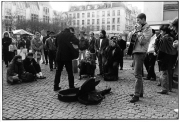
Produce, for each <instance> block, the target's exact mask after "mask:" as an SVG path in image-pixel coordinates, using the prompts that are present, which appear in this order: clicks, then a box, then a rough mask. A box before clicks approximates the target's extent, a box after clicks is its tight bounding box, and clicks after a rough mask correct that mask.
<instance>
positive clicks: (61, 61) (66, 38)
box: [54, 28, 79, 91]
mask: <svg viewBox="0 0 180 122" xmlns="http://www.w3.org/2000/svg"><path fill="white" fill-rule="evenodd" d="M56 42H57V47H58V48H57V53H56V62H57V70H56V75H55V80H54V91H57V90H60V89H61V88H60V87H59V83H60V78H61V72H62V69H63V67H64V65H65V67H66V71H67V73H68V80H69V87H70V88H74V76H73V71H72V59H73V52H72V50H71V47H72V46H73V47H75V48H77V47H78V45H79V40H78V39H77V38H76V37H75V35H74V29H73V28H68V29H65V30H64V31H63V32H61V33H60V34H58V35H57V37H56ZM70 46H71V47H70Z"/></svg>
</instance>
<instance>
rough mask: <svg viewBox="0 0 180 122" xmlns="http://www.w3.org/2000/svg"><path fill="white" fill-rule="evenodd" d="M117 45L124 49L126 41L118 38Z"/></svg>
mask: <svg viewBox="0 0 180 122" xmlns="http://www.w3.org/2000/svg"><path fill="white" fill-rule="evenodd" d="M117 43H118V45H119V47H120V48H121V49H122V50H123V51H124V50H125V49H126V41H125V40H123V39H120V40H118V41H117Z"/></svg>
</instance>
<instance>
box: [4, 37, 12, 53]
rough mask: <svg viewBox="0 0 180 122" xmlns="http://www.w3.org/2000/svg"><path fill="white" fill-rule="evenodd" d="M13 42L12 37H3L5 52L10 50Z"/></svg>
mask: <svg viewBox="0 0 180 122" xmlns="http://www.w3.org/2000/svg"><path fill="white" fill-rule="evenodd" d="M11 43H12V39H11V38H9V37H5V38H3V39H2V46H3V53H7V52H9V45H10V44H11Z"/></svg>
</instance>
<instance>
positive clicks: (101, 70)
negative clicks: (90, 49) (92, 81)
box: [98, 54, 104, 74]
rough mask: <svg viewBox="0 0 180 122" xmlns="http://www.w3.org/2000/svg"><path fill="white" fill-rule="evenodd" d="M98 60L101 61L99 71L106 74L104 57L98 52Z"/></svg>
mask: <svg viewBox="0 0 180 122" xmlns="http://www.w3.org/2000/svg"><path fill="white" fill-rule="evenodd" d="M98 62H99V72H100V74H104V65H103V58H102V55H101V54H98Z"/></svg>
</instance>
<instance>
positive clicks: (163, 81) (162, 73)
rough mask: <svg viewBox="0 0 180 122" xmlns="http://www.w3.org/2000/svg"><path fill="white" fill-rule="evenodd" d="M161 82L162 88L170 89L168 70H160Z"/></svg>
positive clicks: (164, 89)
mask: <svg viewBox="0 0 180 122" xmlns="http://www.w3.org/2000/svg"><path fill="white" fill-rule="evenodd" d="M160 82H161V86H162V90H163V91H166V92H168V91H169V75H168V70H165V71H160Z"/></svg>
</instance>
